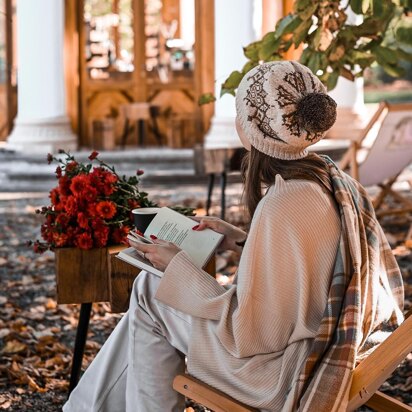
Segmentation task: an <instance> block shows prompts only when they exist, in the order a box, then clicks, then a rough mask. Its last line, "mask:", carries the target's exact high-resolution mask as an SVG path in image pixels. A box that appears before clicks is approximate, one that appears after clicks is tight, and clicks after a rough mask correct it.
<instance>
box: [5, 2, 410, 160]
mask: <svg viewBox="0 0 412 412" xmlns="http://www.w3.org/2000/svg"><path fill="white" fill-rule="evenodd" d="M292 7H293V1H291V0H282V1H274V0H221V1H218V0H215V1H213V0H66V1H64V0H35V1H34V0H0V141H3V142H7V147H10V148H15V149H19V150H20V149H21V150H24V151H30V152H38V151H41V152H45V151H55V150H56V149H57V148H65V149H71V150H73V149H76V148H79V147H80V148H82V147H86V148H96V149H99V150H104V149H106V150H111V149H114V148H116V147H125V146H127V145H136V144H137V143H141V144H144V145H146V146H151V145H163V146H169V147H193V146H194V145H195V144H196V143H206V146H210V147H219V146H221V147H237V146H239V142H238V139H237V136H236V132H235V129H234V114H235V112H234V110H235V109H234V99H233V98H232V97H231V96H227V95H226V96H224V97H223V98H222V99H218V100H217V102H216V103H215V104H209V105H205V106H199V105H198V99H199V97H200V96H201V95H203V94H204V93H216V94H217V95H218V94H219V87H220V84H221V83H222V82H223V81H224V80H225V78H226V77H227V76H228V75H229V74H230V73H231V72H232V71H233V70H235V69H239V68H241V67H242V65H243V63H244V61H245V60H244V57H243V51H242V46H244V45H246V44H248V43H250V42H251V41H253V40H255V39H258V38H261V37H262V35H263V34H265V33H266V32H268V31H270V30H272V29H273V27H274V25H275V24H276V21H277V20H278V19H279V18H281V17H282V16H284V15H286V14H287V13H288V12H289V11H290V10H291V9H292ZM298 56H299V50H298V51H293V52H291V53H289V55H288V56H287V57H288V58H298ZM371 79H372V83H373V84H374V85H375V86H376V84H377V82H378V83H379V81H380V78H379V75H378V78H377V75H374V76H371ZM375 92H376V90H375ZM410 94H412V93H410ZM333 97H335V98H336V99H337V100H338V103H340V106H341V111H344V112H345V114H344V116H343V115H341V119H342V121H341V123H343V124H344V125H345V127H347V125H348V122H349V123H351V124H352V127H354V128H355V129H356V128H357V127H358V128H360V127H362V126H363V124H364V121H363V118H364V106H363V104H364V94H363V82H362V79H360V80H359V81H358V83H351V82H348V81H344V80H342V81H341V82H340V84H338V87H337V89H336V90H335V91H334V92H333ZM380 98H381V96H376V97H375V101H378V100H379V99H380ZM372 100H373V99H372ZM342 116H343V117H342ZM336 133H337V134H338V135H339V133H340V131H339V128H337V129H336ZM346 133H347V131H346Z"/></svg>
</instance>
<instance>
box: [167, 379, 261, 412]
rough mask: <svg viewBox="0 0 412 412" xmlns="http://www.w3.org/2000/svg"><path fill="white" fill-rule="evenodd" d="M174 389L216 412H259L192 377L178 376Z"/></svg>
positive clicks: (174, 382) (174, 381)
mask: <svg viewBox="0 0 412 412" xmlns="http://www.w3.org/2000/svg"><path fill="white" fill-rule="evenodd" d="M173 389H174V390H175V391H177V392H179V393H181V394H182V395H184V396H186V397H188V398H190V399H192V400H194V401H195V402H198V403H200V404H202V405H203V406H206V408H209V409H211V410H213V411H214V412H257V409H254V408H251V407H249V406H246V405H244V404H242V403H240V402H238V401H236V400H234V399H233V398H231V397H230V396H228V395H225V394H224V393H223V392H220V391H218V390H217V389H214V388H212V387H211V386H209V385H206V384H205V383H203V382H202V381H199V380H198V379H195V378H193V377H192V376H190V375H177V376H176V377H175V378H174V380H173Z"/></svg>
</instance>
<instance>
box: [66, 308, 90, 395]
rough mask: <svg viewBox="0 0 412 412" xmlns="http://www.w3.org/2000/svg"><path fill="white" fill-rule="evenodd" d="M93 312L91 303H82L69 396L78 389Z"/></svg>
mask: <svg viewBox="0 0 412 412" xmlns="http://www.w3.org/2000/svg"><path fill="white" fill-rule="evenodd" d="M91 310H92V304H91V303H82V304H81V306H80V316H79V323H78V324H77V332H76V341H75V343H74V351H73V361H72V371H71V374H70V386H69V395H70V394H71V393H72V390H73V389H74V388H75V387H76V385H77V383H78V382H79V379H80V372H81V369H82V361H83V354H84V347H85V345H86V339H87V331H88V329H89V321H90V313H91Z"/></svg>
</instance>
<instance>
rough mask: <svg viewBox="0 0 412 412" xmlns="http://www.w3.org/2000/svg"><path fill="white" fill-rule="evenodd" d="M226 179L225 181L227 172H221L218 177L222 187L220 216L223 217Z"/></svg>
mask: <svg viewBox="0 0 412 412" xmlns="http://www.w3.org/2000/svg"><path fill="white" fill-rule="evenodd" d="M226 181H227V174H226V172H223V173H222V174H221V177H220V187H221V189H222V198H221V199H220V206H221V209H220V218H221V219H223V220H224V219H225V212H226Z"/></svg>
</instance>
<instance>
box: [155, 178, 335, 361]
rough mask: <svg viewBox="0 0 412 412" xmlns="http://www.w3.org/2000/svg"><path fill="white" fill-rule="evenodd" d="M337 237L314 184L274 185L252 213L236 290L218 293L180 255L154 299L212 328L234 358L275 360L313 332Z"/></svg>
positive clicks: (329, 205)
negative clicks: (265, 355) (271, 356)
mask: <svg viewBox="0 0 412 412" xmlns="http://www.w3.org/2000/svg"><path fill="white" fill-rule="evenodd" d="M339 236H340V220H339V217H338V213H337V211H336V209H335V207H334V205H333V202H332V200H331V199H330V198H329V196H328V195H327V194H325V193H323V192H322V190H321V189H320V188H319V186H318V185H317V184H315V183H309V182H303V181H296V182H285V181H283V180H282V179H281V178H279V179H277V182H276V184H275V185H274V186H273V187H272V188H271V189H270V190H269V191H268V193H267V194H266V196H265V197H264V198H263V199H262V201H261V202H260V203H259V205H258V207H257V209H256V212H255V215H254V217H253V220H252V224H251V228H250V231H249V235H248V239H247V242H246V244H245V247H244V250H243V253H242V256H241V260H240V263H239V268H238V275H237V284H236V285H233V286H231V287H230V288H229V289H227V288H224V287H223V286H220V285H219V284H218V283H217V282H216V280H215V279H214V278H213V277H211V276H210V275H209V274H207V273H206V272H204V271H203V270H201V269H198V268H197V267H196V266H195V265H194V264H193V263H192V262H191V260H190V257H189V256H188V255H187V254H186V253H185V252H180V253H179V254H177V255H176V256H175V257H174V258H173V260H172V261H171V262H170V264H169V265H168V267H167V269H166V271H165V273H164V276H163V278H162V281H161V282H160V286H159V288H158V290H157V293H156V299H158V300H160V301H162V302H163V303H165V304H167V305H169V306H171V307H174V308H175V309H178V310H180V311H182V312H185V313H188V314H190V315H192V316H194V317H197V318H202V319H208V320H214V321H216V322H215V325H214V327H215V333H216V334H217V335H219V336H220V339H221V341H222V343H223V344H224V346H225V347H226V348H227V349H228V350H229V351H230V352H232V353H233V354H234V355H235V356H248V355H251V354H252V355H253V354H255V353H257V352H256V351H258V352H260V353H262V352H264V353H268V352H271V353H272V352H276V351H277V350H281V348H282V347H285V346H286V345H287V344H288V343H290V342H292V341H295V340H299V339H304V338H305V337H306V336H308V335H311V334H312V333H314V331H316V329H317V327H318V324H319V322H320V319H321V317H322V313H323V310H324V308H325V305H326V301H327V295H328V289H329V284H330V275H331V273H332V269H333V264H334V261H335V256H336V252H337V247H338V242H339ZM251 331H253V335H254V336H253V344H252V346H253V348H251V347H250V346H248V345H249V344H248V341H249V340H250V339H251V337H250V336H249V335H250V334H251ZM279 331H282V333H281V334H279ZM244 345H246V346H244Z"/></svg>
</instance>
